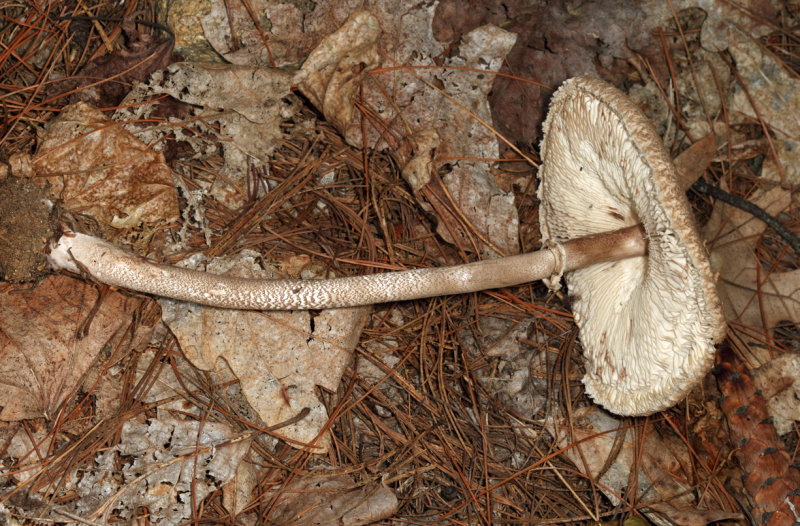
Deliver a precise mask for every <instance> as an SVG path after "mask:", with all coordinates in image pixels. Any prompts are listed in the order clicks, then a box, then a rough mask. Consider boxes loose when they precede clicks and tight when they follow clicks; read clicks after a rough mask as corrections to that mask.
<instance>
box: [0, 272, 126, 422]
mask: <svg viewBox="0 0 800 526" xmlns="http://www.w3.org/2000/svg"><path fill="white" fill-rule="evenodd" d="M97 301H98V293H97V289H96V288H95V287H94V286H93V285H90V284H87V283H85V282H83V281H81V280H77V279H73V278H70V277H67V276H51V277H48V278H47V279H45V280H43V281H42V282H41V283H39V285H38V286H36V288H34V289H31V290H25V291H16V290H9V291H6V292H5V293H3V294H2V295H0V406H2V407H3V409H2V411H0V420H23V419H28V418H40V417H45V418H53V417H55V416H56V415H57V413H58V411H59V409H60V408H61V406H62V404H63V403H64V400H65V399H66V397H67V396H69V395H70V394H71V393H72V392H73V391H74V390H75V388H76V387H77V385H78V381H79V380H80V378H81V376H82V375H83V373H84V372H86V370H87V369H88V368H89V366H90V365H91V364H92V362H93V361H94V360H95V358H96V357H97V355H98V353H99V352H100V351H101V350H102V349H103V348H104V347H105V346H111V347H112V348H114V347H115V346H116V345H117V344H118V343H119V342H120V340H121V339H122V338H123V337H124V336H125V332H126V329H127V327H128V325H129V324H130V323H131V317H132V314H133V311H134V309H135V308H136V306H137V305H138V303H139V300H137V299H135V298H131V297H130V296H127V295H124V294H119V293H116V292H109V293H107V294H106V295H105V296H104V297H103V298H102V300H101V301H100V304H99V307H98V309H97V310H96V311H95V312H92V309H93V308H94V307H95V304H96V302H97Z"/></svg>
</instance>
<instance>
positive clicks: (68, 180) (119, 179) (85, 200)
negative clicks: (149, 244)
mask: <svg viewBox="0 0 800 526" xmlns="http://www.w3.org/2000/svg"><path fill="white" fill-rule="evenodd" d="M19 156H23V157H24V155H23V154H18V157H16V158H15V159H13V160H10V161H9V162H10V163H11V164H12V166H18V167H21V168H18V169H16V170H15V175H25V176H29V177H36V178H37V180H41V179H44V180H46V181H47V182H49V183H50V185H51V186H52V193H53V194H54V195H55V196H56V198H57V199H59V200H61V201H62V206H63V207H64V208H65V209H66V210H69V211H71V212H81V213H83V214H87V215H91V216H92V217H93V218H94V219H96V220H97V221H98V222H99V223H100V224H101V225H102V226H104V227H105V228H108V227H113V228H117V229H122V228H134V227H139V226H140V225H142V224H154V223H164V222H170V221H174V220H176V219H177V218H178V198H177V195H176V193H175V188H174V186H173V182H172V172H171V171H170V169H169V166H167V164H166V162H165V161H164V156H163V154H161V153H160V152H155V151H153V150H152V149H150V147H149V146H148V145H146V144H144V143H142V142H140V141H139V140H138V139H136V138H135V137H134V136H133V135H131V134H130V133H128V132H127V131H125V129H123V128H122V126H120V125H119V124H117V123H116V122H114V121H113V120H111V119H109V118H108V117H106V116H105V115H103V113H101V112H100V111H99V110H97V109H95V108H93V107H92V106H90V105H88V104H86V103H83V102H78V103H76V104H72V105H70V106H66V107H65V108H64V109H63V110H62V111H61V113H60V114H59V115H58V117H56V118H55V119H53V120H52V121H50V122H48V123H47V124H46V125H45V127H44V131H43V133H42V134H41V137H40V141H39V147H38V149H37V152H36V155H35V156H34V158H33V159H32V162H26V160H25V159H24V158H22V159H21V158H19ZM26 166H27V167H28V169H27V170H26V169H25V167H26ZM20 171H22V172H23V173H19V172H20Z"/></svg>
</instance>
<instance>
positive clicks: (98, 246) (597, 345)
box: [48, 78, 724, 415]
mask: <svg viewBox="0 0 800 526" xmlns="http://www.w3.org/2000/svg"><path fill="white" fill-rule="evenodd" d="M544 132H545V134H544V139H543V142H542V158H543V164H542V167H541V169H540V172H539V173H540V179H541V186H540V190H539V195H540V198H541V200H542V205H541V214H540V215H541V230H542V235H543V237H544V239H545V241H546V246H545V248H544V249H543V250H540V251H538V252H533V253H528V254H522V255H516V256H509V257H505V258H501V259H497V260H488V261H480V262H477V263H470V264H466V265H458V266H452V267H443V268H430V269H428V268H426V269H415V270H407V271H399V272H388V273H382V274H372V275H366V276H357V277H344V278H336V279H329V280H251V279H244V278H234V277H227V276H217V275H212V274H207V273H203V272H197V271H192V270H187V269H183V268H176V267H171V266H166V265H160V264H156V263H153V262H150V261H148V260H146V259H144V258H140V257H137V256H133V255H131V254H129V253H128V252H125V251H123V250H120V249H118V248H116V247H114V246H113V245H111V244H110V243H107V242H105V241H102V240H100V239H97V238H94V237H91V236H88V235H84V234H80V233H72V232H67V233H65V234H63V235H62V236H61V237H60V238H59V239H58V240H57V241H56V242H55V243H54V244H53V245H52V246H51V249H50V251H49V255H48V261H49V263H50V266H51V268H52V269H55V270H67V271H71V272H76V273H85V274H88V275H89V276H91V277H92V278H93V279H95V280H97V281H99V282H102V283H105V284H108V285H112V286H115V287H120V288H125V289H129V290H134V291H138V292H143V293H147V294H153V295H157V296H163V297H170V298H175V299H180V300H184V301H190V302H195V303H200V304H205V305H211V306H215V307H225V308H236V309H259V310H284V309H321V308H334V307H349V306H356V305H365V304H372V303H383V302H388V301H400V300H410V299H416V298H423V297H432V296H439V295H447V294H461V293H467V292H475V291H479V290H485V289H491V288H498V287H505V286H511V285H518V284H521V283H526V282H530V281H534V280H538V279H542V278H548V277H551V278H560V276H561V274H562V273H566V281H567V284H568V286H569V288H570V294H571V295H572V296H573V306H574V312H575V320H576V322H577V324H578V326H579V327H580V331H581V340H582V343H583V347H584V354H585V357H586V363H587V374H586V378H585V379H584V383H585V385H586V389H587V392H588V393H589V394H590V395H591V396H592V397H593V398H594V400H595V401H596V402H598V403H600V404H602V405H603V406H605V407H606V408H608V409H609V410H611V411H613V412H615V413H618V414H622V415H641V414H649V413H652V412H655V411H658V410H660V409H663V408H666V407H668V406H670V405H672V404H673V403H674V402H676V401H677V400H679V399H680V398H681V397H683V396H684V395H685V393H686V392H687V391H688V390H689V389H690V388H691V387H692V385H694V383H695V382H696V381H697V380H698V379H699V378H701V377H702V376H703V375H704V374H705V373H706V371H707V370H708V369H709V367H710V366H711V363H712V358H713V353H714V347H713V344H714V342H716V341H717V340H718V339H719V338H721V337H722V334H723V332H724V320H723V318H722V314H721V309H720V305H719V300H718V298H717V294H716V292H715V289H714V279H713V276H712V273H711V270H710V267H709V264H708V260H707V257H706V255H705V252H704V250H703V246H702V244H701V243H700V240H699V238H698V234H697V233H696V231H695V228H694V226H693V221H692V217H691V212H690V208H689V204H688V202H687V200H686V198H685V196H684V195H683V193H682V191H681V190H680V189H679V187H678V183H677V178H676V173H675V169H674V167H673V165H672V163H671V162H670V160H669V156H668V154H667V152H666V151H665V149H664V147H663V146H662V144H661V141H660V139H659V137H658V135H657V134H656V132H655V130H654V129H653V128H652V126H651V125H650V124H649V122H648V121H647V119H646V117H645V116H644V115H643V114H642V113H641V112H640V111H639V110H638V109H637V108H636V107H635V105H634V104H633V103H632V102H631V101H630V100H629V99H628V98H627V97H626V96H625V95H624V94H623V93H622V92H620V91H618V90H616V89H615V88H613V87H612V86H610V85H608V84H606V83H605V82H603V81H600V80H596V79H590V78H578V79H572V80H570V81H567V82H566V83H565V84H564V85H563V86H562V87H561V88H560V89H559V90H558V91H557V92H556V94H555V95H554V97H553V102H552V105H551V110H550V113H549V116H548V118H547V120H546V122H545V125H544ZM648 246H649V256H648ZM551 281H558V279H551Z"/></svg>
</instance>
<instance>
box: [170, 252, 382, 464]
mask: <svg viewBox="0 0 800 526" xmlns="http://www.w3.org/2000/svg"><path fill="white" fill-rule="evenodd" d="M206 270H207V271H208V272H213V273H215V274H230V275H234V276H241V277H251V278H274V277H278V276H276V275H275V274H274V273H273V272H265V271H264V270H262V269H261V267H259V265H258V264H256V263H255V258H254V257H253V256H249V257H248V256H240V257H239V258H237V259H230V260H222V259H217V260H214V261H213V262H211V263H209V264H208V265H207V266H206ZM306 277H308V276H306ZM159 302H160V303H161V306H162V309H163V319H164V322H165V323H166V324H167V325H168V326H169V327H170V329H171V330H172V332H173V333H174V334H175V336H176V337H177V339H178V341H179V342H180V345H181V349H182V350H183V352H184V354H185V355H186V357H187V358H188V359H189V360H190V361H191V362H192V363H193V364H194V365H195V366H196V367H198V368H200V369H204V370H214V369H217V368H218V366H219V365H218V361H217V360H218V359H220V358H222V359H224V360H225V362H227V364H228V365H229V366H230V368H231V370H232V371H233V373H234V374H235V375H236V376H237V377H238V378H239V380H240V382H241V385H242V391H243V393H244V395H245V397H246V398H247V401H248V402H249V403H250V405H251V406H252V407H253V409H254V410H255V411H256V412H257V413H258V415H259V416H260V417H261V419H262V420H263V421H264V422H265V423H266V424H267V425H270V426H271V425H275V424H279V423H282V422H285V421H287V420H289V419H291V418H293V417H295V416H297V415H298V414H299V413H300V412H301V411H302V410H303V409H305V408H308V409H310V413H309V414H308V415H307V416H306V417H305V418H303V419H302V420H300V421H299V422H296V423H293V424H291V425H288V426H286V427H282V428H281V429H280V430H279V431H278V433H279V434H280V435H283V436H285V437H287V438H290V439H293V440H298V441H301V442H304V443H306V442H310V441H312V440H314V439H315V438H316V437H317V435H319V433H320V432H321V431H322V428H323V427H324V426H325V424H326V423H327V421H328V414H327V411H326V410H325V406H324V405H323V404H322V403H321V402H320V401H319V399H318V398H317V396H316V394H315V388H316V386H320V387H323V388H324V389H327V390H330V391H333V390H335V389H336V387H337V386H338V384H339V379H340V378H341V375H342V373H343V371H344V368H345V367H346V365H347V363H348V362H349V360H350V353H351V352H352V350H353V349H354V348H355V345H356V343H357V342H358V338H359V336H360V334H361V329H362V328H363V326H364V324H365V323H366V321H367V317H368V314H369V312H370V308H369V307H359V308H353V309H332V310H323V311H321V312H319V313H312V312H309V311H295V312H252V311H237V310H231V309H215V308H210V307H204V306H200V305H196V304H193V303H184V302H178V301H173V300H165V299H164V300H159ZM293 445H295V446H297V447H300V446H299V445H298V444H293ZM329 445H330V438H329V437H328V435H327V434H325V435H323V436H322V437H321V438H320V439H319V441H318V442H317V444H316V446H317V450H318V451H321V452H324V451H327V448H328V446H329Z"/></svg>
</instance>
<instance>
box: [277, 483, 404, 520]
mask: <svg viewBox="0 0 800 526" xmlns="http://www.w3.org/2000/svg"><path fill="white" fill-rule="evenodd" d="M280 492H281V496H280V497H279V498H278V502H277V504H276V505H275V508H274V512H273V513H272V515H271V518H272V521H273V522H272V523H273V524H287V525H288V524H291V525H293V526H340V525H342V524H347V525H348V526H360V525H362V524H373V523H376V522H378V521H380V520H382V519H386V518H388V517H390V516H391V515H392V514H394V513H395V512H396V511H397V509H398V507H399V503H398V501H397V497H395V495H394V493H392V491H391V490H390V489H389V488H387V487H386V486H383V485H382V484H380V483H377V482H371V483H368V484H366V485H364V486H356V484H355V482H354V481H353V480H352V479H351V478H350V477H348V476H346V475H317V476H311V477H307V478H303V479H300V480H296V481H295V482H292V483H291V484H289V486H288V487H287V488H282V489H281V490H280Z"/></svg>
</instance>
